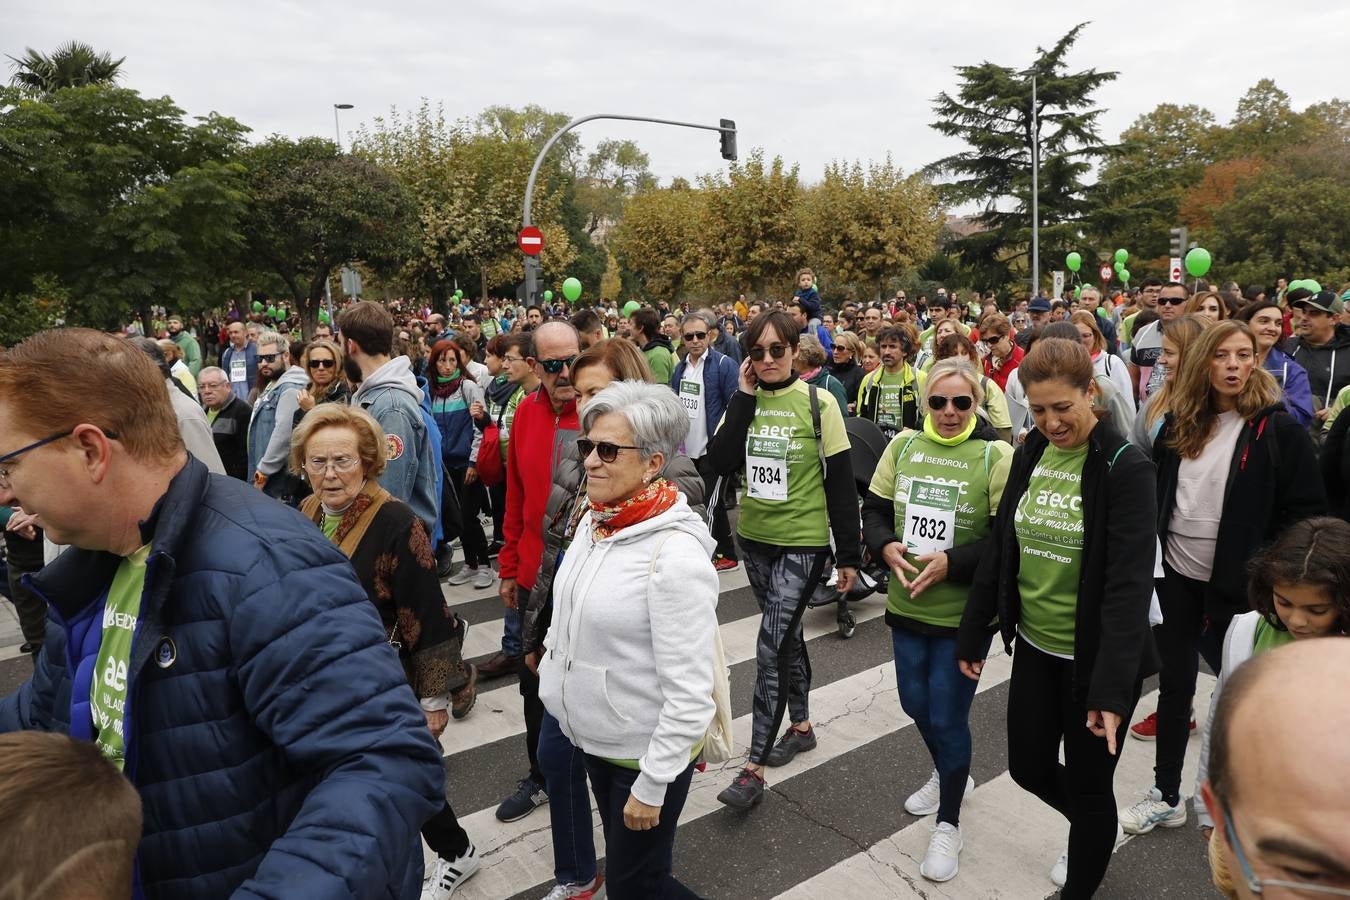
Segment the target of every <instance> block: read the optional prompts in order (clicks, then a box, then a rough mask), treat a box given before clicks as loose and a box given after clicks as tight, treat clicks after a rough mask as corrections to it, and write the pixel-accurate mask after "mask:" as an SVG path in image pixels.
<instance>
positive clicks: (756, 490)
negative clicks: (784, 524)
mask: <svg viewBox="0 0 1350 900" xmlns="http://www.w3.org/2000/svg"><path fill="white" fill-rule="evenodd" d="M787 448H788V439H787V438H781V437H760V436H758V435H753V434H752V435H750V437H749V440H748V441H747V442H746V445H745V481H746V491H747V493H748V495H749V496H751V497H754V498H755V499H756V500H773V501H783V500H786V499H787V498H788V485H787V476H788V471H787V468H788V467H787Z"/></svg>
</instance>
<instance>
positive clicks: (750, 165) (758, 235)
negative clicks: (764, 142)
mask: <svg viewBox="0 0 1350 900" xmlns="http://www.w3.org/2000/svg"><path fill="white" fill-rule="evenodd" d="M699 185H700V187H701V188H702V189H703V192H704V195H705V196H704V203H703V208H702V215H701V216H700V218H699V221H698V233H699V234H700V235H701V240H700V241H699V246H700V248H701V250H700V259H699V268H700V270H701V273H702V274H704V275H705V276H706V277H707V278H708V279H709V280H712V281H716V282H719V283H721V284H722V285H724V286H726V287H728V288H732V289H735V288H739V287H740V286H743V285H749V286H750V291H751V293H753V294H754V296H755V297H756V298H758V299H764V298H765V297H766V296H767V293H766V292H767V290H768V288H769V286H770V285H773V286H774V288H775V290H786V293H787V294H791V293H792V292H791V290H787V288H788V287H789V285H790V284H791V282H792V276H793V274H794V273H795V271H796V269H797V268H798V267H799V266H800V265H801V264H802V261H803V255H802V249H801V243H800V240H799V235H798V233H797V226H798V221H799V220H798V217H797V204H798V203H799V202H800V201H801V196H802V188H801V183H800V181H799V180H798V167H797V166H796V164H793V165H791V166H789V165H788V164H787V163H785V162H783V158H782V157H781V156H775V157H774V158H773V160H772V162H769V163H767V164H766V163H765V161H764V150H763V149H762V148H759V147H756V148H755V149H753V150H751V151H750V153H749V154H747V155H746V157H745V159H744V160H742V161H740V162H734V163H732V164H731V166H730V167H729V169H728V171H727V173H726V174H722V173H721V172H718V173H716V174H713V175H705V176H703V177H701V178H700V179H699Z"/></svg>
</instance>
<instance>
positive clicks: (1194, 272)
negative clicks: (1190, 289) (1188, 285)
mask: <svg viewBox="0 0 1350 900" xmlns="http://www.w3.org/2000/svg"><path fill="white" fill-rule="evenodd" d="M1211 263H1213V260H1212V259H1211V258H1210V255H1209V251H1208V250H1206V249H1205V248H1204V247H1196V248H1195V249H1193V250H1191V251H1190V252H1189V253H1187V254H1186V272H1187V274H1189V275H1190V276H1191V277H1192V278H1199V277H1200V276H1201V275H1204V274H1205V273H1206V272H1208V271H1209V267H1210V264H1211Z"/></svg>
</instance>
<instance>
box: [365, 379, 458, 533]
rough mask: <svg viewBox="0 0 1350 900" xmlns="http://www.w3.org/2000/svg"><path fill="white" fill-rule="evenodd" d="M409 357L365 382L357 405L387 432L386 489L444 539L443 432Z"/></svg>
mask: <svg viewBox="0 0 1350 900" xmlns="http://www.w3.org/2000/svg"><path fill="white" fill-rule="evenodd" d="M425 383H426V382H425V381H419V379H418V378H417V376H416V375H414V374H413V371H412V364H411V363H410V362H409V361H408V357H406V356H396V357H394V358H393V359H391V360H389V362H387V363H385V364H384V365H382V366H380V367H379V368H378V369H376V370H375V371H374V372H372V373H371V374H370V377H369V378H367V379H366V380H365V381H363V382H361V387H360V388H359V389H358V390H357V392H356V393H355V394H353V395H352V405H354V406H359V407H361V408H362V409H364V410H365V411H366V412H368V413H370V414H371V415H372V416H374V417H375V420H376V421H377V422H379V423H380V427H382V428H383V429H384V441H385V446H386V449H387V450H388V453H389V457H388V461H387V462H386V464H385V468H384V474H383V475H381V476H380V487H382V488H384V489H385V490H386V491H388V492H389V493H391V494H393V495H394V496H395V497H397V498H398V499H400V500H402V501H403V502H404V503H407V504H408V505H409V506H411V507H412V509H413V512H415V513H417V516H418V518H420V519H421V520H422V522H423V523H424V524H425V525H426V526H427V532H428V533H430V534H431V535H432V537H433V539H437V540H439V538H438V537H437V536H438V535H439V534H440V510H441V448H440V429H438V428H437V427H436V423H435V421H434V420H433V419H432V417H431V401H430V400H429V399H428V398H427V396H426V393H425V391H424V390H423V385H425Z"/></svg>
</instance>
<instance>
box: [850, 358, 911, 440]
mask: <svg viewBox="0 0 1350 900" xmlns="http://www.w3.org/2000/svg"><path fill="white" fill-rule="evenodd" d="M877 371H878V372H879V373H880V374H879V375H878V376H877V377H876V378H875V379H874V380H873V383H875V384H877V385H878V387H877V412H876V419H875V420H874V421H875V422H876V423H877V426H878V427H880V428H888V429H891V430H892V431H898V430H899V429H901V428H913V427H915V426H916V425H917V424H918V422H917V421H910V422H906V421H905V418H906V417H905V407H906V405H909V406H910V408H911V409H912V410H914V412H913V417H915V418H916V419H917V417H918V415H919V413H918V408H919V400H918V397H919V391H920V390H922V388H923V382H924V375H923V373H922V372H916V371H915V370H914V368H913V367H912V366H910V365H909V364H906V365H905V366H904V368H902V369H901V370H900V371H899V372H896V373H895V374H893V375H892V374H891V373H889V372H887V371H886V370H885V369H877ZM866 389H867V385H866V384H864V385H863V388H862V391H863V392H864V393H865V392H866ZM859 402H861V400H860V401H859Z"/></svg>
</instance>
